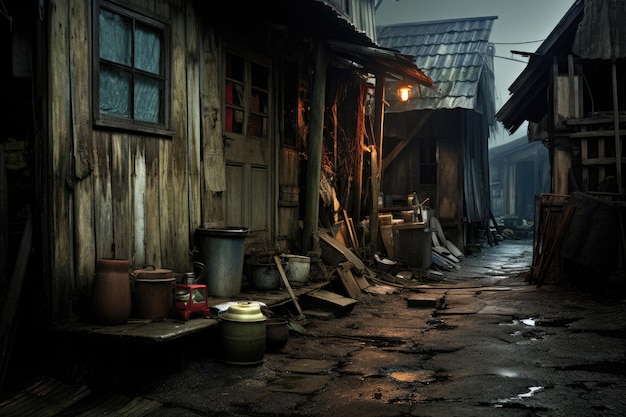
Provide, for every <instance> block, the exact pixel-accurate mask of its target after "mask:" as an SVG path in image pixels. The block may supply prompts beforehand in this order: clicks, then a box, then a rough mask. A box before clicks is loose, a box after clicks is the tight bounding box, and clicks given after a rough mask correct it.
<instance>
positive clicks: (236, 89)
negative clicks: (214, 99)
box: [226, 81, 243, 106]
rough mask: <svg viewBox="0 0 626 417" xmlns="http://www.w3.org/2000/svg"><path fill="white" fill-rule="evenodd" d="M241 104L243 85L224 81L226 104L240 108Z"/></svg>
mask: <svg viewBox="0 0 626 417" xmlns="http://www.w3.org/2000/svg"><path fill="white" fill-rule="evenodd" d="M241 103H243V85H241V84H236V83H234V82H232V81H226V104H234V105H235V106H241Z"/></svg>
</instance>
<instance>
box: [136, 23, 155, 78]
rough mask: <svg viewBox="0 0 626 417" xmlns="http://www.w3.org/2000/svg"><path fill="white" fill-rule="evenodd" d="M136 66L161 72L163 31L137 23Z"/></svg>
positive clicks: (152, 71) (148, 70) (153, 71)
mask: <svg viewBox="0 0 626 417" xmlns="http://www.w3.org/2000/svg"><path fill="white" fill-rule="evenodd" d="M135 67H136V68H139V69H140V70H143V71H147V72H150V73H152V74H161V32H160V31H159V30H157V29H155V28H152V27H149V26H145V25H141V24H137V28H136V30H135Z"/></svg>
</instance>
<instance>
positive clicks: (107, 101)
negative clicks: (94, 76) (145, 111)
mask: <svg viewBox="0 0 626 417" xmlns="http://www.w3.org/2000/svg"><path fill="white" fill-rule="evenodd" d="M99 95H100V102H99V103H98V105H99V110H100V113H101V114H106V115H109V116H119V117H127V118H128V117H130V74H129V73H128V72H125V71H122V70H119V69H116V68H107V67H105V66H101V67H100V91H99Z"/></svg>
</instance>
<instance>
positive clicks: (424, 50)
mask: <svg viewBox="0 0 626 417" xmlns="http://www.w3.org/2000/svg"><path fill="white" fill-rule="evenodd" d="M496 19H497V17H496V16H488V17H473V18H463V19H448V20H438V21H430V22H415V23H401V24H394V25H386V26H379V27H378V28H377V33H376V37H377V42H378V44H379V45H381V46H384V47H388V48H394V49H397V50H399V51H400V52H401V53H403V54H406V55H410V56H413V57H414V61H415V64H416V65H417V67H418V68H420V69H422V70H423V71H424V73H425V74H426V75H428V76H429V77H430V78H431V79H432V80H433V82H434V84H435V89H434V91H426V90H425V89H421V91H420V92H419V93H421V97H422V99H421V100H412V101H411V103H409V104H406V103H402V104H401V105H398V103H391V106H390V108H389V111H392V112H399V111H408V110H429V109H430V110H433V109H452V108H459V107H460V108H466V109H472V110H476V111H479V112H481V113H483V114H485V115H487V116H488V118H490V119H491V116H493V114H494V113H495V101H494V100H493V89H494V81H493V79H494V78H493V77H494V75H493V53H494V50H493V46H492V45H490V43H489V36H490V35H491V30H492V28H493V22H494V21H495V20H496ZM481 91H483V92H485V93H486V94H479V92H481ZM416 95H417V94H416Z"/></svg>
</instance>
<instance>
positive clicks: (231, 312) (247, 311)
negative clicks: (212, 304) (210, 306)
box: [221, 301, 265, 322]
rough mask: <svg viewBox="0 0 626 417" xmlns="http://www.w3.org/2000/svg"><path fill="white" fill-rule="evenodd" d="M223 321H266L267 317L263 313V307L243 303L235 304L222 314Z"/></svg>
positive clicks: (246, 302) (256, 304) (252, 303)
mask: <svg viewBox="0 0 626 417" xmlns="http://www.w3.org/2000/svg"><path fill="white" fill-rule="evenodd" d="M221 317H222V318H223V319H226V320H231V321H240V322H255V321H264V320H265V316H264V315H263V313H262V312H261V306H259V304H258V303H254V302H249V301H242V302H240V303H237V304H233V305H232V306H230V307H229V308H228V310H227V311H226V312H225V313H224V314H222V316H221Z"/></svg>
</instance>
